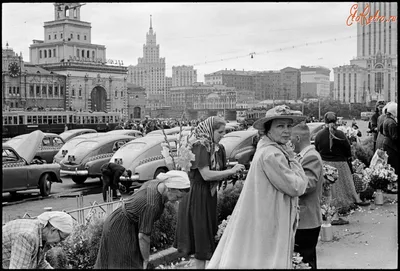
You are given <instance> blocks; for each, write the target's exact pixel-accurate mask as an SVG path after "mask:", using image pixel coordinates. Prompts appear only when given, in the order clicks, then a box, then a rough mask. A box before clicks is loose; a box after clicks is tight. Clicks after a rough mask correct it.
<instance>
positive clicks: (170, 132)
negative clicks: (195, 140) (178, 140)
mask: <svg viewBox="0 0 400 271" xmlns="http://www.w3.org/2000/svg"><path fill="white" fill-rule="evenodd" d="M192 129H194V127H191V126H183V127H182V131H190V130H192ZM179 131H180V127H179V126H177V127H174V128H170V129H164V132H165V134H166V135H175V134H179ZM154 135H163V132H162V130H155V131H151V132H150V133H148V134H147V135H146V136H154Z"/></svg>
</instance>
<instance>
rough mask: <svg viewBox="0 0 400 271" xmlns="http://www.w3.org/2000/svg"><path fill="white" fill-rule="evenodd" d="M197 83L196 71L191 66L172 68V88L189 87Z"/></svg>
mask: <svg viewBox="0 0 400 271" xmlns="http://www.w3.org/2000/svg"><path fill="white" fill-rule="evenodd" d="M196 82H197V70H195V69H193V66H185V65H182V66H172V86H173V87H183V86H190V85H192V84H193V83H196Z"/></svg>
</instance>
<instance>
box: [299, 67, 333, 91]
mask: <svg viewBox="0 0 400 271" xmlns="http://www.w3.org/2000/svg"><path fill="white" fill-rule="evenodd" d="M330 73H331V71H330V70H329V69H328V68H325V67H321V66H301V68H300V74H301V97H302V98H315V97H329V92H330V82H329V75H330Z"/></svg>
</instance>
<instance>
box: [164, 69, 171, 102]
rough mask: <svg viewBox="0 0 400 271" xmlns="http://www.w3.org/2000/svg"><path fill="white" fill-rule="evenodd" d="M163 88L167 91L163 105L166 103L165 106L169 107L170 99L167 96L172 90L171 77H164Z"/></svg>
mask: <svg viewBox="0 0 400 271" xmlns="http://www.w3.org/2000/svg"><path fill="white" fill-rule="evenodd" d="M165 88H166V91H167V98H166V100H165V103H166V105H170V103H171V97H170V96H169V94H170V90H171V88H172V77H169V76H167V77H165Z"/></svg>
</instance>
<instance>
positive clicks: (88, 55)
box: [86, 50, 90, 58]
mask: <svg viewBox="0 0 400 271" xmlns="http://www.w3.org/2000/svg"><path fill="white" fill-rule="evenodd" d="M86 57H87V58H89V57H90V52H89V50H88V51H87V52H86Z"/></svg>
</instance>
